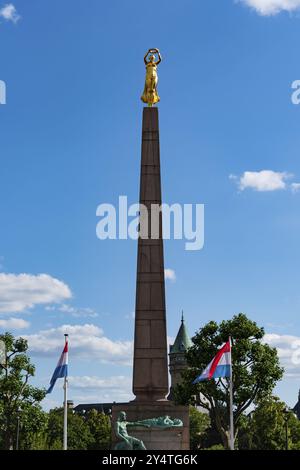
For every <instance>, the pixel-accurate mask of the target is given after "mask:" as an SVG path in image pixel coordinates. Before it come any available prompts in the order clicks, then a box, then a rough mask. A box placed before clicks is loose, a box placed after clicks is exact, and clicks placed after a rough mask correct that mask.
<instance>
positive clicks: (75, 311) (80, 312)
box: [45, 304, 99, 318]
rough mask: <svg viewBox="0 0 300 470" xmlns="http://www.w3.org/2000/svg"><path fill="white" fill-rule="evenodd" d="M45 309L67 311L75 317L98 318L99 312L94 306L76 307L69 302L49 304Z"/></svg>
mask: <svg viewBox="0 0 300 470" xmlns="http://www.w3.org/2000/svg"><path fill="white" fill-rule="evenodd" d="M45 310H48V311H58V312H62V313H66V314H68V315H70V316H72V317H74V318H97V317H99V314H98V313H97V312H95V310H93V309H92V308H88V307H74V306H72V305H68V304H62V305H57V306H56V305H48V306H47V307H46V309H45Z"/></svg>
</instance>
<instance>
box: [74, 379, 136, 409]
mask: <svg viewBox="0 0 300 470" xmlns="http://www.w3.org/2000/svg"><path fill="white" fill-rule="evenodd" d="M69 384H70V389H71V390H72V397H73V399H74V401H76V402H84V403H91V402H97V403H99V402H100V403H101V402H103V403H104V402H113V401H116V402H122V401H125V402H127V401H130V400H132V399H133V394H132V378H131V377H128V376H124V375H118V376H112V377H104V378H103V377H98V376H82V377H74V376H70V377H69Z"/></svg>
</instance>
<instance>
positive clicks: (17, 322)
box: [0, 318, 30, 330]
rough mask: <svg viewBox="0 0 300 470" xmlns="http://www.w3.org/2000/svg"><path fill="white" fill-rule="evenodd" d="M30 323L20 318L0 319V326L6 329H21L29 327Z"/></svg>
mask: <svg viewBox="0 0 300 470" xmlns="http://www.w3.org/2000/svg"><path fill="white" fill-rule="evenodd" d="M29 326H30V323H29V322H28V321H26V320H22V318H9V319H8V320H0V328H1V329H5V328H6V329H7V330H10V329H11V330H22V329H23V328H29Z"/></svg>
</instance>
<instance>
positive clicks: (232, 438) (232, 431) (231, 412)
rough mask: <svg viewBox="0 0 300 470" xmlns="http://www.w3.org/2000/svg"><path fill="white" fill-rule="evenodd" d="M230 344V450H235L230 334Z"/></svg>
mask: <svg viewBox="0 0 300 470" xmlns="http://www.w3.org/2000/svg"><path fill="white" fill-rule="evenodd" d="M229 344H230V358H231V364H230V377H229V416H230V430H229V432H230V450H234V427H233V383H232V353H231V345H232V344H231V336H229Z"/></svg>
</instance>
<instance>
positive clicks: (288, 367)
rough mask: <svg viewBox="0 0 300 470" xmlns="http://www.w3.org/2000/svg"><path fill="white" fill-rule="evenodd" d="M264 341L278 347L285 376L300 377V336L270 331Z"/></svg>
mask: <svg viewBox="0 0 300 470" xmlns="http://www.w3.org/2000/svg"><path fill="white" fill-rule="evenodd" d="M264 342H266V343H268V344H269V345H270V346H272V347H274V348H276V349H277V352H278V356H279V359H280V362H281V365H282V366H283V367H284V369H285V376H286V377H294V378H300V337H298V336H293V335H281V334H277V333H268V334H266V335H265V336H264Z"/></svg>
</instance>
